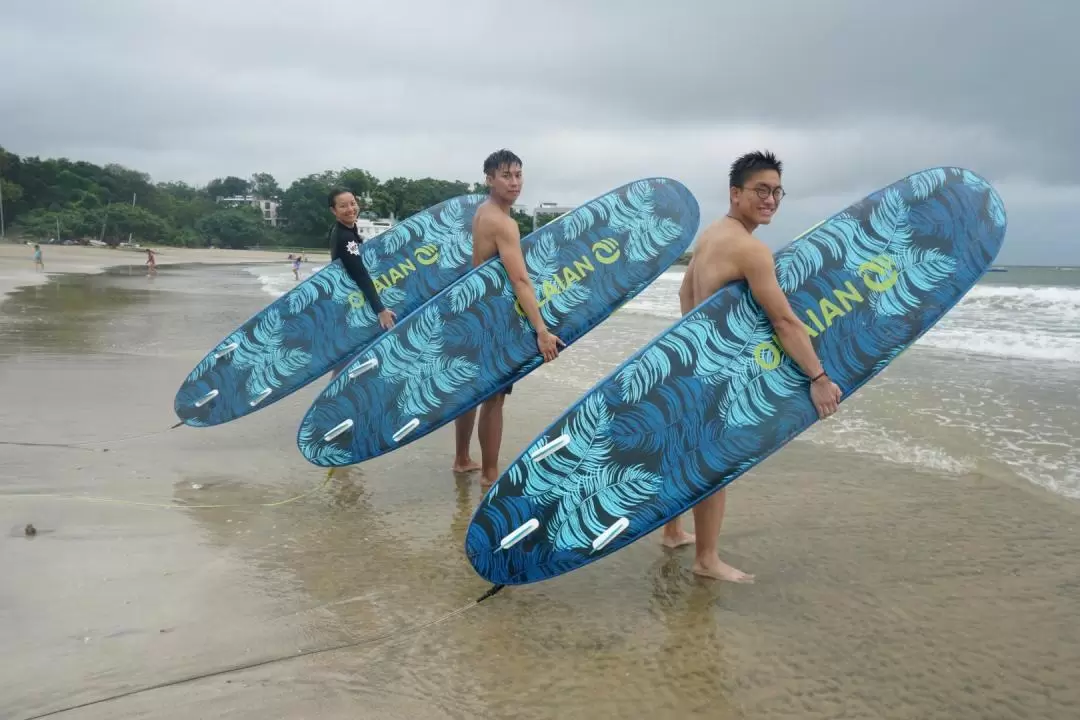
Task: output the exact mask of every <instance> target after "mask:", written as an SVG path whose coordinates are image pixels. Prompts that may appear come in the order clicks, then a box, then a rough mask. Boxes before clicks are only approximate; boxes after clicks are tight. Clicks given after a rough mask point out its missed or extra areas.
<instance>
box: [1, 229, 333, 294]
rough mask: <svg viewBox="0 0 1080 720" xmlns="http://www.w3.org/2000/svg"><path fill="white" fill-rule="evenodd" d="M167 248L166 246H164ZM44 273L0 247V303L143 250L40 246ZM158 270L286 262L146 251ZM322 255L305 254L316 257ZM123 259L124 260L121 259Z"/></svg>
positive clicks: (261, 253) (29, 259) (121, 263)
mask: <svg viewBox="0 0 1080 720" xmlns="http://www.w3.org/2000/svg"><path fill="white" fill-rule="evenodd" d="M166 247H167V246H166ZM41 249H42V253H43V258H42V259H43V261H44V263H45V270H44V272H37V271H36V270H35V269H34V259H33V249H32V247H31V246H29V245H23V244H19V243H3V244H0V302H3V300H4V299H5V298H7V296H8V295H10V294H11V293H13V292H15V291H16V290H19V289H21V288H28V287H33V286H35V285H43V284H45V283H47V282H49V280H50V279H51V278H52V277H53V276H55V275H100V274H102V273H106V272H109V271H111V270H115V269H117V268H123V267H128V266H141V265H143V264H144V263H145V257H146V254H145V252H144V250H145V248H144V249H141V250H134V249H131V250H129V249H117V248H99V247H86V246H82V245H43V246H42V248H41ZM150 249H152V250H153V251H154V255H155V258H156V259H157V264H158V267H163V266H167V265H168V266H176V265H274V264H278V263H280V264H281V265H282V266H285V265H286V264H287V263H288V259H287V255H288V252H286V251H269V250H231V249H208V248H180V247H167V249H165V250H163V249H161V248H150ZM325 254H326V253H321V252H316V253H311V252H309V253H308V256H309V257H311V256H312V255H314V256H315V257H316V258H318V257H320V256H322V255H325ZM125 256H126V257H125Z"/></svg>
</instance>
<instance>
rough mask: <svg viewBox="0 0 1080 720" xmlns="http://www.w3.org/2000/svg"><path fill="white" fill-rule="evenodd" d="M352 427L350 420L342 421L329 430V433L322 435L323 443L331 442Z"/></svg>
mask: <svg viewBox="0 0 1080 720" xmlns="http://www.w3.org/2000/svg"><path fill="white" fill-rule="evenodd" d="M352 426H353V421H352V420H351V419H350V420H342V421H341V422H339V423H338V424H337V425H335V426H334V427H332V428H331V429H330V432H328V433H326V434H325V435H323V438H322V439H323V442H330V441H331V440H333V439H334V438H336V437H337V436H338V435H340V434H341V433H343V432H345V431H346V430H348V429H349V428H351V427H352Z"/></svg>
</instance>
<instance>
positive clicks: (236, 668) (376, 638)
mask: <svg viewBox="0 0 1080 720" xmlns="http://www.w3.org/2000/svg"><path fill="white" fill-rule="evenodd" d="M504 587H505V585H492V586H491V588H490V589H489V590H488V591H487V592H485V593H484V594H483V595H481V596H480V597H478V598H477V599H476V600H473V601H472V602H471V603H469V604H468V605H464V606H462V607H460V608H458V609H457V610H453V611H451V612H448V613H446V614H445V615H443V616H441V617H437V618H435V619H434V620H429V621H428V622H426V623H422V624H420V625H414V626H412V627H407V628H404V629H402V630H394V631H391V632H387V633H382V634H380V635H372V636H370V637H365V638H361V639H359V640H354V641H352V642H347V643H341V644H340V645H332V646H330V647H324V648H314V649H312V650H301V651H299V652H297V653H295V654H293V655H279V656H277V657H273V658H269V659H267V660H258V661H255V662H250V663H244V664H242V665H233V666H231V667H227V668H222V669H221V670H214V671H211V672H206V673H200V674H198V675H191V676H188V677H185V678H180V679H179V680H170V681H168V682H163V683H158V684H157V685H150V686H148V687H143V688H136V689H135V690H129V691H127V692H124V693H120V694H118V695H111V696H109V697H105V698H100V699H98V700H91V701H90V702H85V703H82V704H80V705H72V706H71V707H66V708H62V709H60V710H52V711H50V712H47V713H45V714H43V715H34V716H33V717H28V718H26V719H25V720H41V718H47V717H52V716H54V715H59V714H61V713H66V712H70V711H72V710H82V709H83V708H88V707H90V706H92V705H101V704H102V703H107V702H112V701H113V700H120V699H122V698H126V697H131V696H132V695H138V694H141V693H145V692H150V691H151V690H163V689H164V688H168V687H173V686H175V685H183V684H186V683H190V682H195V681H196V680H205V679H207V678H212V677H217V676H218V675H226V674H229V673H234V672H240V671H241V670H251V669H253V668H257V667H263V666H264V665H271V664H273V663H278V662H284V661H286V660H293V659H295V658H301V657H305V656H309V655H318V654H321V653H328V652H334V651H337V650H346V649H348V648H354V647H359V646H361V645H368V644H372V643H377V642H381V641H383V640H390V639H393V638H396V637H402V636H404V635H409V634H412V633H416V632H420V631H421V630H425V629H427V628H429V627H432V626H434V625H438V624H439V623H442V622H446V621H447V620H449V619H450V618H452V617H455V616H457V615H460V614H462V613H463V612H465V611H467V610H471V609H472V608H474V607H476V606H477V605H479V604H480V603H482V602H484V601H485V600H487V599H488V598H489V597H491V596H492V595H494V594H495V593H497V592H499V591H500V590H502V589H503V588H504Z"/></svg>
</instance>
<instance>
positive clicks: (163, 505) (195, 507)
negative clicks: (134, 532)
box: [0, 468, 334, 510]
mask: <svg viewBox="0 0 1080 720" xmlns="http://www.w3.org/2000/svg"><path fill="white" fill-rule="evenodd" d="M333 477H334V468H330V470H329V472H327V473H326V479H324V480H323V481H322V482H321V483H319V484H318V485H317V486H315V487H313V488H311V489H310V490H305V491H304V492H302V493H300V494H299V495H293V496H292V497H290V498H286V499H284V500H276V501H274V502H268V503H237V504H231V505H178V504H176V503H153V502H142V501H141V500H122V499H118V498H104V497H94V496H92V495H60V494H57V493H3V494H0V500H6V499H8V498H50V499H53V500H83V501H85V502H99V503H111V504H114V505H139V506H142V507H152V508H165V509H167V510H210V509H221V508H251V507H280V506H282V505H288V504H289V503H291V502H296V501H297V500H303V499H304V498H306V497H307V496H308V495H313V494H314V493H317V492H318V491H320V490H322V489H323V488H325V487H326V486H327V485H328V484H330V479H331V478H333Z"/></svg>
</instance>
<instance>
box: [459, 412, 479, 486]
mask: <svg viewBox="0 0 1080 720" xmlns="http://www.w3.org/2000/svg"><path fill="white" fill-rule="evenodd" d="M475 424H476V408H473V409H472V410H470V411H469V412H467V413H465V414H464V415H460V416H459V417H458V418H457V420H455V421H454V472H456V473H465V472H474V471H476V470H479V469H480V463H478V462H476V461H475V460H473V459H472V456H471V454H470V452H469V445H471V444H472V433H473V426H474V425H475Z"/></svg>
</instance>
